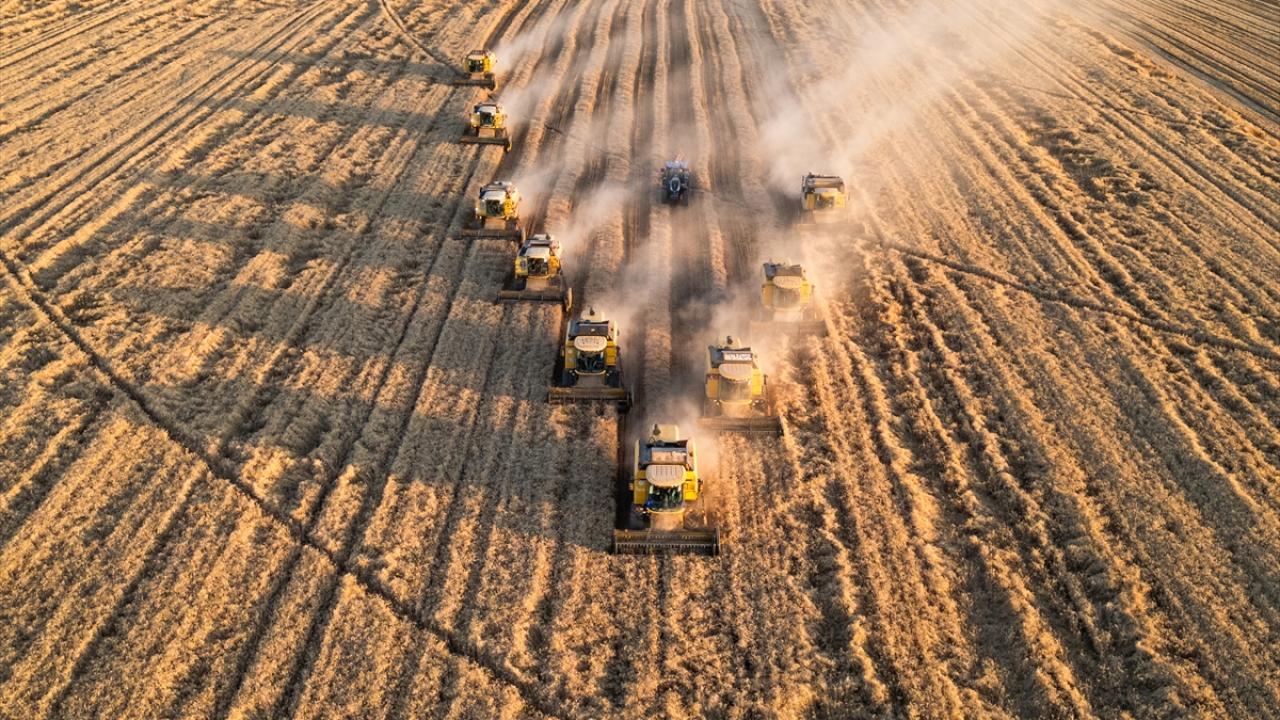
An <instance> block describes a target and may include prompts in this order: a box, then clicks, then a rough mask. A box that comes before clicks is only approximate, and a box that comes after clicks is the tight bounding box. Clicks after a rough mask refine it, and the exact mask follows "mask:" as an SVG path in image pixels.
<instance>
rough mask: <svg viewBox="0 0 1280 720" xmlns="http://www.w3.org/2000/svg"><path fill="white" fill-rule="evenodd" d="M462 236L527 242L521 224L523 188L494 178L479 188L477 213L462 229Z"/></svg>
mask: <svg viewBox="0 0 1280 720" xmlns="http://www.w3.org/2000/svg"><path fill="white" fill-rule="evenodd" d="M462 236H463V237H472V238H506V239H509V240H515V241H516V242H524V229H523V228H521V227H520V191H519V190H517V189H516V186H515V185H513V184H512V183H509V182H505V181H495V182H491V183H489V184H488V185H485V186H484V187H482V188H480V196H479V198H477V199H476V208H475V216H474V218H473V219H472V221H471V223H470V224H469V225H468V226H467V227H465V228H463V229H462Z"/></svg>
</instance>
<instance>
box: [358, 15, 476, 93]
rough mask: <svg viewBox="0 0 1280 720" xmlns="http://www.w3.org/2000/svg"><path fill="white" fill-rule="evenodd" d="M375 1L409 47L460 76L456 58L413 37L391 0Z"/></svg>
mask: <svg viewBox="0 0 1280 720" xmlns="http://www.w3.org/2000/svg"><path fill="white" fill-rule="evenodd" d="M377 1H378V8H379V9H380V10H381V11H382V16H383V17H385V18H386V19H387V22H388V23H390V24H391V27H392V28H393V29H394V30H395V32H396V34H397V35H399V36H400V38H401V39H403V40H404V41H405V42H406V43H407V44H408V45H409V47H411V48H413V49H415V50H417V51H418V52H420V53H422V54H423V55H426V56H427V57H429V58H431V59H432V60H435V61H436V62H438V63H440V64H441V65H443V66H445V67H446V68H449V69H451V70H452V74H453V76H454V77H462V75H463V73H462V71H460V70H458V69H457V67H456V65H457V61H456V60H453V59H452V58H450V57H448V56H447V55H445V54H444V53H442V52H440V51H439V50H436V49H434V48H431V47H428V46H426V45H424V44H423V43H422V42H420V41H419V40H418V38H416V37H414V35H413V33H411V32H409V28H408V27H407V26H406V25H405V24H404V20H402V19H401V18H400V15H398V14H397V13H396V11H395V9H394V8H392V7H391V0H377ZM439 82H448V80H445V79H441V80H439Z"/></svg>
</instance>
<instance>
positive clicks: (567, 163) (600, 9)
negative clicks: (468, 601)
mask: <svg viewBox="0 0 1280 720" xmlns="http://www.w3.org/2000/svg"><path fill="white" fill-rule="evenodd" d="M606 5H607V4H606V3H599V4H597V5H596V6H595V8H594V10H593V11H589V12H588V13H587V14H586V16H585V20H584V22H583V23H582V25H581V26H580V27H582V28H584V32H590V33H591V34H592V37H598V36H600V35H602V34H604V35H608V34H609V33H610V29H611V27H612V22H611V20H610V16H609V15H608V14H606V13H605V12H604V11H605V9H606ZM596 46H597V47H599V48H601V49H603V47H604V46H603V45H599V44H598V43H597V44H596ZM587 47H588V43H586V42H582V41H574V44H573V47H572V49H571V51H570V52H571V56H572V59H571V60H570V62H569V63H568V65H567V67H568V68H575V67H576V68H582V67H604V69H603V70H602V71H600V72H598V74H596V78H595V80H593V81H592V80H590V79H589V77H588V73H587V72H586V71H584V70H579V71H578V72H577V73H576V74H575V75H574V76H573V77H572V79H571V80H570V82H569V83H568V84H567V85H562V90H561V91H560V92H559V94H558V95H557V99H556V100H555V101H554V103H553V108H552V118H553V122H554V125H552V127H558V128H563V132H559V133H555V134H554V136H553V138H552V139H551V142H549V143H544V144H543V145H541V146H540V147H539V148H538V152H539V156H545V155H547V154H549V153H556V154H557V155H558V156H559V157H560V158H561V159H560V160H559V161H558V163H557V165H556V167H555V169H554V170H553V173H554V178H555V179H554V180H552V181H551V184H552V185H553V187H554V188H556V189H557V190H558V189H559V188H561V187H562V186H566V187H567V186H568V185H574V186H575V187H577V186H579V183H578V180H576V179H575V176H578V175H579V174H580V172H581V171H580V169H579V170H574V169H573V167H571V165H573V164H574V163H577V165H576V167H578V168H581V165H582V162H579V161H577V160H572V159H570V157H571V156H566V154H565V153H560V152H558V151H559V150H560V148H561V147H562V146H563V145H564V143H565V142H566V138H568V137H569V136H571V135H574V134H575V133H574V132H573V131H571V130H570V129H569V128H570V126H575V127H576V125H577V120H578V118H579V112H580V107H579V106H580V103H581V102H585V101H583V100H582V98H583V97H584V91H583V89H584V87H585V86H586V85H588V84H594V85H595V86H596V89H597V95H599V94H600V93H608V92H609V91H610V87H611V82H610V71H609V69H608V59H607V58H606V59H605V62H604V64H603V66H602V65H601V63H598V62H586V63H584V62H582V53H583V51H584V49H585V48H587ZM596 52H603V50H601V51H593V55H594V54H596ZM524 158H525V156H523V155H522V156H521V159H522V160H523V159H524ZM583 161H585V158H583ZM504 164H506V159H505V158H504ZM557 190H552V191H550V192H547V193H544V195H543V197H542V198H541V199H540V201H539V203H538V206H537V207H536V209H535V210H534V212H533V213H532V214H531V215H530V216H529V220H528V226H527V227H528V228H529V229H530V230H531V231H537V230H538V229H540V227H541V226H542V224H543V221H542V218H545V217H546V215H547V212H548V209H547V208H548V206H549V204H550V203H551V198H552V197H553V196H555V195H557V194H558V193H557ZM504 244H505V243H504ZM511 314H512V311H505V312H504V315H505V316H506V317H507V318H508V319H509V318H510V315H511ZM519 325H520V326H521V327H527V326H526V324H525V323H519ZM530 335H532V333H527V334H526V338H525V339H526V342H530V343H535V344H541V343H543V342H545V337H543V336H542V335H538V336H537V337H530ZM504 352H505V351H500V352H499V353H498V356H497V357H495V358H494V362H492V363H491V364H490V365H489V366H487V368H486V370H485V371H484V375H483V377H484V379H483V384H484V391H483V393H482V395H481V398H482V399H481V400H480V404H479V406H478V407H477V409H476V415H475V418H474V419H473V420H472V422H473V423H474V422H478V420H479V418H480V416H481V415H482V414H483V413H484V412H486V410H487V411H493V410H494V409H495V408H494V407H493V406H492V404H491V403H490V402H488V401H487V400H485V399H484V398H490V397H496V396H500V394H501V393H498V392H496V390H495V388H494V387H493V384H494V383H499V384H503V383H507V382H510V380H509V379H506V378H503V377H502V375H501V373H499V374H496V375H495V374H494V373H492V370H493V365H494V364H501V362H502V361H501V358H502V357H503V353H504ZM512 365H513V366H514V365H519V363H512ZM533 381H534V382H536V383H537V384H539V385H541V382H542V377H541V376H540V375H538V376H535V378H534V379H533ZM506 419H507V420H511V421H515V420H517V419H518V418H513V417H508V418H506ZM478 443H479V440H478V439H477V438H475V437H474V434H473V437H472V438H471V439H469V440H468V441H467V442H466V449H465V450H464V452H463V460H462V462H461V465H460V468H461V469H460V473H461V475H462V477H461V478H460V479H459V480H458V481H457V482H455V483H454V486H455V491H454V493H453V495H452V497H451V498H449V499H448V500H446V502H447V505H448V509H447V510H446V512H445V517H444V520H443V522H442V524H441V528H440V530H439V531H438V533H435V537H438V538H449V539H450V541H449V542H448V544H447V545H446V548H447V549H446V550H445V551H444V552H440V553H437V555H436V558H435V561H434V562H433V563H432V564H431V566H430V567H429V568H428V569H427V571H426V573H425V575H424V578H425V580H424V581H423V582H422V583H421V586H422V588H423V589H425V590H426V591H427V593H426V597H425V598H423V600H422V603H423V604H424V606H425V607H427V608H429V612H430V614H431V616H432V617H438V616H439V615H440V614H441V613H447V612H449V610H450V608H449V603H450V598H449V597H448V596H447V586H448V585H449V583H447V582H446V579H447V578H449V577H452V576H454V575H455V570H453V569H451V568H452V567H453V566H456V565H457V564H458V563H459V560H458V553H459V552H467V551H466V550H458V549H457V545H456V543H455V542H454V541H453V538H455V537H462V536H465V537H471V535H472V534H473V533H472V532H470V529H471V528H472V527H473V526H474V525H476V524H477V522H478V524H479V525H481V526H484V525H485V524H486V522H488V524H489V527H490V531H492V515H493V512H494V511H495V510H496V508H495V507H494V503H492V502H485V500H484V499H480V500H477V499H476V498H475V497H473V496H470V495H468V494H466V492H465V491H466V489H467V487H468V484H467V482H466V481H465V479H464V478H465V475H467V474H468V468H472V467H473V466H474V459H475V458H476V457H477V455H478V454H480V453H481V450H480V449H479V445H478ZM475 505H478V506H480V507H481V508H482V509H481V510H479V511H478V512H479V517H478V520H477V521H475V522H473V521H472V518H471V515H472V513H473V511H474V508H473V507H471V506H475ZM486 518H487V519H486ZM432 544H433V542H432V541H428V545H429V546H430V545H432ZM434 544H435V545H436V546H438V545H439V544H440V541H434ZM479 547H480V548H481V549H482V550H483V549H484V547H485V545H484V543H483V542H482V543H481V544H480V545H479ZM468 549H470V546H469V547H468ZM435 588H444V590H442V591H441V592H439V593H436V592H434V589H435Z"/></svg>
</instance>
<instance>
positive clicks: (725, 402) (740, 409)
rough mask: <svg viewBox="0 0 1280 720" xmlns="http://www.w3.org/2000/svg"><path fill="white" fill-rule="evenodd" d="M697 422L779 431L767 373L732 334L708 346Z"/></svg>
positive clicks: (716, 428) (743, 430)
mask: <svg viewBox="0 0 1280 720" xmlns="http://www.w3.org/2000/svg"><path fill="white" fill-rule="evenodd" d="M698 425H699V427H703V428H706V429H708V430H714V431H716V432H735V433H746V434H760V435H781V434H782V420H781V419H780V418H779V417H778V414H777V412H776V403H775V401H774V397H773V388H772V387H771V386H770V385H769V377H768V376H767V375H765V374H764V373H763V372H762V371H761V370H760V366H759V364H757V363H756V354H755V353H754V352H752V350H751V348H750V347H747V346H745V345H741V344H740V343H737V342H734V339H733V338H732V337H728V338H725V341H724V343H723V344H716V345H711V346H709V347H708V348H707V381H706V395H705V397H704V398H703V401H702V419H701V420H699V421H698Z"/></svg>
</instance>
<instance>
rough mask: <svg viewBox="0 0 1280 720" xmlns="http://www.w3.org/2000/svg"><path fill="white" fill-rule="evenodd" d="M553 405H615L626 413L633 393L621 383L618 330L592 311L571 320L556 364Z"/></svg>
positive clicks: (552, 389) (551, 394)
mask: <svg viewBox="0 0 1280 720" xmlns="http://www.w3.org/2000/svg"><path fill="white" fill-rule="evenodd" d="M548 399H549V401H550V402H551V403H552V404H553V405H558V404H562V403H573V402H588V403H589V402H612V403H616V404H617V406H618V409H619V410H620V411H622V412H626V411H627V410H628V409H630V407H631V393H629V392H628V391H627V389H626V388H625V387H623V384H622V365H621V357H620V354H619V352H618V327H617V325H615V324H614V322H613V321H612V320H609V319H608V318H606V317H605V316H604V315H603V314H602V313H598V312H596V310H595V308H590V309H588V310H587V312H585V313H583V315H582V317H580V318H577V319H572V320H570V321H569V323H568V327H567V328H566V330H565V334H564V345H563V346H561V348H560V357H559V360H558V362H557V364H556V385H555V386H554V387H552V388H551V390H550V392H549V393H548Z"/></svg>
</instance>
